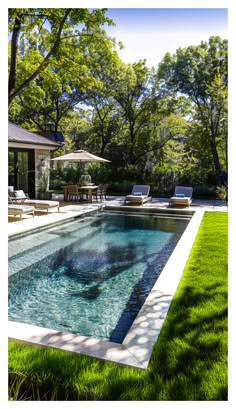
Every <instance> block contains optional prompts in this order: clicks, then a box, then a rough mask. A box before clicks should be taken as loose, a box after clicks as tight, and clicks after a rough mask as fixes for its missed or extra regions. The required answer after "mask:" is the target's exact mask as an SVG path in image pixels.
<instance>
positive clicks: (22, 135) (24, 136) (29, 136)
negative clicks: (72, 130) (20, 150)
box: [8, 122, 61, 149]
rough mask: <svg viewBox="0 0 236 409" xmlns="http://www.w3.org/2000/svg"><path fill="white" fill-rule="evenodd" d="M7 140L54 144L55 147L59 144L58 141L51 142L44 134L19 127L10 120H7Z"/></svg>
mask: <svg viewBox="0 0 236 409" xmlns="http://www.w3.org/2000/svg"><path fill="white" fill-rule="evenodd" d="M8 142H17V143H20V142H21V143H28V144H34V145H48V146H55V149H56V148H57V147H58V146H61V145H60V144H59V143H56V142H53V141H52V140H50V139H47V138H45V137H44V136H41V135H37V134H35V133H33V132H30V131H27V129H24V128H21V127H20V126H18V125H15V124H13V123H11V122H8Z"/></svg>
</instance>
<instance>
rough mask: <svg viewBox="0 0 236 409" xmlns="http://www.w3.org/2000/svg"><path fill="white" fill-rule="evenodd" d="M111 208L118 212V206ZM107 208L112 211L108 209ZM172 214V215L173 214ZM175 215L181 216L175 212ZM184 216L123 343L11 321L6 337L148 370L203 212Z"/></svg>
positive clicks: (200, 210)
mask: <svg viewBox="0 0 236 409" xmlns="http://www.w3.org/2000/svg"><path fill="white" fill-rule="evenodd" d="M112 208H113V210H119V211H120V210H121V208H120V207H119V208H118V207H115V206H113V207H112ZM107 209H108V210H112V209H111V207H110V206H108V207H107ZM129 210H130V209H129ZM159 210H160V209H158V210H157V211H155V210H154V209H142V211H143V212H145V213H149V212H152V213H162V212H160V211H159ZM135 211H136V210H135ZM138 211H139V210H138ZM165 213H167V214H168V209H165ZM171 213H172V214H173V211H171ZM174 213H175V214H176V212H174ZM177 214H180V213H179V212H177ZM182 214H184V213H183V212H182ZM187 214H189V215H192V218H191V220H190V222H189V223H188V226H187V227H186V229H185V231H184V233H183V235H182V236H181V238H180V240H179V242H178V243H177V245H176V247H175V249H174V251H173V252H172V254H171V256H170V258H169V259H168V261H167V263H166V265H165V267H164V269H163V270H162V272H161V274H160V276H159V277H158V279H157V281H156V283H155V285H154V286H153V288H152V290H151V292H150V294H149V296H148V297H147V299H146V301H145V303H144V305H143V306H142V308H141V310H140V311H139V314H138V315H137V317H136V319H135V321H134V322H133V324H132V326H131V328H130V330H129V331H128V333H127V335H126V337H125V338H124V340H123V343H122V344H117V343H114V342H109V341H104V340H99V339H95V338H91V337H85V336H83V335H76V334H69V333H66V332H60V331H55V330H51V329H48V328H42V327H37V326H33V325H29V324H21V323H18V322H12V321H8V336H9V338H10V339H14V340H19V341H23V342H26V343H30V344H37V345H41V346H44V347H53V348H58V349H61V350H64V351H70V352H75V353H80V354H84V355H89V356H93V357H96V358H99V359H102V360H106V361H110V362H115V363H117V364H121V365H128V366H131V367H135V368H139V369H143V370H145V369H147V367H148V363H149V360H150V358H151V354H152V350H153V346H154V344H155V342H156V341H157V339H158V336H159V334H160V331H161V328H162V325H163V323H164V320H165V318H166V315H167V313H168V310H169V307H170V304H171V301H172V299H173V296H174V293H175V291H176V289H177V286H178V284H179V281H180V278H181V276H182V273H183V270H184V267H185V264H186V261H187V259H188V257H189V254H190V251H191V248H192V245H193V242H194V240H195V237H196V235H197V232H198V228H199V226H200V223H201V221H202V217H203V215H204V209H197V210H195V211H191V212H187Z"/></svg>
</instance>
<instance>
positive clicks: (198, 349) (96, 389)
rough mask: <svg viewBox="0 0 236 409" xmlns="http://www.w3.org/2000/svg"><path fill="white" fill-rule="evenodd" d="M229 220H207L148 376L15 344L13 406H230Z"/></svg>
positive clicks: (218, 216) (213, 216) (210, 216)
mask: <svg viewBox="0 0 236 409" xmlns="http://www.w3.org/2000/svg"><path fill="white" fill-rule="evenodd" d="M227 226H228V225H227V213H224V212H209V213H206V214H205V216H204V218H203V221H202V224H201V226H200V229H199V233H198V236H197V238H196V240H195V243H194V246H193V249H192V252H191V255H190V257H189V260H188V262H187V264H186V267H185V271H184V273H183V276H182V279H181V281H180V284H179V286H178V289H177V291H176V294H175V297H174V299H173V302H172V304H171V307H170V310H169V313H168V315H167V319H166V321H165V323H164V326H163V328H162V331H161V334H160V336H159V338H158V341H157V343H156V344H155V347H154V350H153V354H152V357H151V361H150V364H149V367H148V370H147V371H142V370H137V369H132V368H128V367H122V366H118V365H116V364H111V363H106V362H102V361H99V360H97V359H95V358H91V357H86V356H82V355H76V354H72V353H69V352H62V351H59V350H55V349H52V348H41V347H35V346H29V345H25V344H22V343H18V342H13V341H10V342H9V397H10V398H11V399H13V400H19V399H30V400H227V237H228V234H227Z"/></svg>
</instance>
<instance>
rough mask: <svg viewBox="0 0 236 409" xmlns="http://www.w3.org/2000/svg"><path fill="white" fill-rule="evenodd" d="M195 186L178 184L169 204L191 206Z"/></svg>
mask: <svg viewBox="0 0 236 409" xmlns="http://www.w3.org/2000/svg"><path fill="white" fill-rule="evenodd" d="M192 194H193V188H192V187H190V186H176V188H175V193H174V196H172V197H171V198H170V200H169V206H188V207H189V206H190V204H191V203H192Z"/></svg>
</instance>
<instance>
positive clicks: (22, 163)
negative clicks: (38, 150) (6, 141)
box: [8, 148, 35, 198]
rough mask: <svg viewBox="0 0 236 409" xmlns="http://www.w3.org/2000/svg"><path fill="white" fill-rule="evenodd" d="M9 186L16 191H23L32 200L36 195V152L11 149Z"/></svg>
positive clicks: (9, 155) (9, 154) (9, 156)
mask: <svg viewBox="0 0 236 409" xmlns="http://www.w3.org/2000/svg"><path fill="white" fill-rule="evenodd" d="M8 186H14V190H21V189H22V190H23V191H24V192H25V193H28V194H29V196H30V197H31V198H34V195H35V169H34V150H32V149H27V150H26V149H16V148H12V149H9V152H8Z"/></svg>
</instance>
